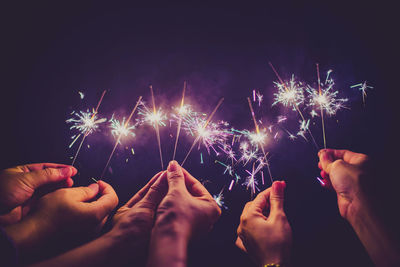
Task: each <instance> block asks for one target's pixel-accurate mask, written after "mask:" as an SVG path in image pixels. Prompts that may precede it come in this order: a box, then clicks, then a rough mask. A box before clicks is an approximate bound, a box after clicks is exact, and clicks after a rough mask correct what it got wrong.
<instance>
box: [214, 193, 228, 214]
mask: <svg viewBox="0 0 400 267" xmlns="http://www.w3.org/2000/svg"><path fill="white" fill-rule="evenodd" d="M223 191H224V189H222V190H221V191H220V192H219V193H218V195H213V198H214V200H215V202H216V203H217V204H218V206H220V207H221V208H224V209H227V208H228V207H227V206H225V202H224V195H223Z"/></svg>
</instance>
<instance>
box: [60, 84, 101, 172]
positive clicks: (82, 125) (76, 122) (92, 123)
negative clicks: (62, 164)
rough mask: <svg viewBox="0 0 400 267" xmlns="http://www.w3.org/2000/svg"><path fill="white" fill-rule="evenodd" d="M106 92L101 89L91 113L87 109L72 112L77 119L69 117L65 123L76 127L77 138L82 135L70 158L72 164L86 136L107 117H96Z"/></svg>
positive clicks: (73, 127)
mask: <svg viewBox="0 0 400 267" xmlns="http://www.w3.org/2000/svg"><path fill="white" fill-rule="evenodd" d="M106 92H107V91H106V90H104V91H103V93H102V94H101V97H100V100H99V102H98V103H97V106H96V109H94V110H93V112H92V113H89V110H88V111H87V112H82V111H81V112H80V114H79V113H75V112H73V113H72V114H76V116H77V117H78V119H74V118H70V119H68V120H67V121H66V122H67V123H73V125H72V126H71V128H70V129H77V130H79V131H80V132H81V133H80V134H79V135H78V137H77V138H76V139H78V138H79V136H80V135H83V137H82V140H81V143H80V144H79V147H78V149H77V151H76V153H75V156H74V158H73V160H72V163H71V165H72V166H73V165H74V164H75V161H76V159H77V157H78V154H79V151H80V150H81V148H82V145H83V143H84V142H85V139H86V137H87V136H88V135H89V134H91V133H92V132H94V131H95V130H96V129H97V128H98V124H99V123H102V122H105V121H107V119H96V117H97V112H98V110H99V107H100V104H101V102H102V101H103V97H104V95H105V93H106ZM89 118H90V119H89ZM76 139H75V140H74V141H73V142H72V143H71V145H70V147H71V146H72V145H73V143H75V141H76Z"/></svg>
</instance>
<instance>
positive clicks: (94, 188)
mask: <svg viewBox="0 0 400 267" xmlns="http://www.w3.org/2000/svg"><path fill="white" fill-rule="evenodd" d="M88 187H89V188H90V189H92V190H93V191H94V192H97V191H99V185H98V184H96V183H93V184H90V185H89V186H88Z"/></svg>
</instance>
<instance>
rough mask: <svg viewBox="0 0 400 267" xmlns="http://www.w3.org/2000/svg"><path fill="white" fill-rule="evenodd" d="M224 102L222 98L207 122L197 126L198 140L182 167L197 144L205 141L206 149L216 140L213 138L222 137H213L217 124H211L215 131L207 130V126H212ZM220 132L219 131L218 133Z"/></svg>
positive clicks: (195, 141) (194, 142)
mask: <svg viewBox="0 0 400 267" xmlns="http://www.w3.org/2000/svg"><path fill="white" fill-rule="evenodd" d="M223 101H224V98H221V99H220V100H219V101H218V103H217V105H216V106H215V108H214V110H213V111H212V112H211V114H210V115H209V116H208V118H207V120H206V121H205V122H204V123H202V124H197V126H196V129H197V137H196V139H195V140H194V141H193V144H192V146H191V147H190V149H189V151H188V153H187V154H186V156H185V158H184V160H183V161H182V164H181V166H183V164H184V163H185V161H186V159H187V158H188V157H189V155H190V152H192V150H193V148H194V146H195V145H196V144H197V142H199V141H200V139H202V140H203V143H204V144H205V145H206V147H208V146H207V145H210V144H212V143H213V142H214V141H215V140H214V139H213V138H212V137H215V136H220V135H213V134H212V130H217V129H216V124H215V123H211V125H210V126H211V127H212V128H214V129H211V131H210V129H207V126H208V125H209V124H210V122H211V119H212V117H213V116H214V114H215V112H217V110H218V108H219V107H220V106H221V104H222V102H223ZM218 132H219V131H218Z"/></svg>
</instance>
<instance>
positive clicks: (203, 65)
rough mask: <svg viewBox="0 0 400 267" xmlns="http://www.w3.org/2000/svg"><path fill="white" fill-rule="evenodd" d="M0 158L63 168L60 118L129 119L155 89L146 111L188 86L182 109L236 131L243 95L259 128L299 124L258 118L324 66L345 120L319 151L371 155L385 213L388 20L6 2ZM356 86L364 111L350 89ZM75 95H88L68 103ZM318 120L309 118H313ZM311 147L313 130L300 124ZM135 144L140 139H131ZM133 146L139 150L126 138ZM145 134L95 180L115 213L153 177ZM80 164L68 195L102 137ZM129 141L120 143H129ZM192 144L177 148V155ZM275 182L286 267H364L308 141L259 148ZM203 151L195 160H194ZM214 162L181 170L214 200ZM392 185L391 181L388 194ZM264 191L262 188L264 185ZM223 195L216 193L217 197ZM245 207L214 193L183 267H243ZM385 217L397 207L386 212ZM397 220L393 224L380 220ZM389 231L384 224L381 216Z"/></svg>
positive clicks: (333, 125)
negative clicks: (285, 236) (284, 227)
mask: <svg viewBox="0 0 400 267" xmlns="http://www.w3.org/2000/svg"><path fill="white" fill-rule="evenodd" d="M2 11H3V12H4V14H3V15H2V18H1V19H2V23H1V24H2V28H3V29H2V33H1V37H2V38H1V40H2V41H1V43H2V46H3V48H2V58H3V59H2V65H3V71H2V76H4V77H3V78H2V80H1V82H2V86H1V90H2V91H1V92H2V94H1V103H2V104H1V107H0V114H1V115H2V126H1V152H2V153H1V161H0V166H1V167H2V168H6V167H10V166H13V165H19V164H23V163H30V162H59V163H69V162H70V159H69V157H70V156H71V155H73V153H74V151H75V150H74V149H73V150H69V149H68V145H69V142H70V139H69V137H70V132H69V129H68V125H66V124H65V119H66V118H67V117H68V114H69V112H71V110H72V109H86V108H91V107H93V106H95V105H96V103H97V100H98V98H99V96H100V95H101V92H102V90H104V89H107V90H108V92H107V94H106V97H105V99H104V102H103V104H102V106H101V108H100V110H101V113H103V114H105V115H107V116H110V115H111V114H112V113H113V112H116V114H118V115H125V116H126V115H128V113H129V111H130V109H131V107H132V105H134V103H135V101H136V99H137V97H138V96H139V95H143V96H144V97H145V99H148V97H149V90H148V85H149V84H153V87H154V88H155V92H156V95H157V96H156V97H157V101H158V103H160V104H161V105H162V106H163V107H164V108H166V109H168V108H169V107H170V106H172V105H176V103H177V102H178V101H179V96H180V94H181V88H182V84H183V81H184V80H187V81H188V83H189V87H188V90H187V94H188V98H187V99H189V100H188V101H190V102H192V103H193V104H195V105H196V106H197V107H199V109H202V111H204V112H210V110H212V108H213V107H214V105H215V104H216V103H217V101H218V99H219V98H220V97H223V96H224V97H225V101H224V103H223V105H222V107H221V109H220V110H219V111H218V113H217V115H216V118H218V119H224V120H227V121H229V122H231V124H232V125H234V126H235V127H237V128H250V129H251V128H252V127H253V125H252V121H251V117H250V113H249V110H248V106H247V102H246V97H247V96H250V94H251V91H252V89H254V88H258V89H259V90H260V91H261V92H263V93H264V97H265V101H264V109H263V110H262V111H260V110H258V111H257V112H259V113H258V114H262V115H263V118H264V119H266V120H269V121H272V120H273V119H274V118H275V117H276V115H277V114H286V115H288V116H289V119H290V120H291V121H292V123H291V124H288V125H287V127H289V128H291V129H295V128H296V127H297V122H296V121H297V116H296V114H295V113H293V112H291V111H287V110H285V109H281V108H270V104H271V103H272V99H271V97H272V93H273V91H272V90H273V87H272V81H274V80H275V77H274V74H273V72H272V71H271V69H270V68H269V66H268V64H267V63H268V61H271V62H273V63H274V64H275V66H276V67H277V69H278V71H279V72H280V73H281V75H282V76H283V77H286V78H287V77H290V75H291V73H295V74H296V75H297V76H299V77H302V78H303V79H304V80H306V81H307V82H310V83H312V82H313V81H314V80H315V63H316V62H319V64H320V66H321V71H322V72H325V71H326V70H328V69H329V68H332V69H334V77H335V79H336V82H337V85H338V89H339V88H340V90H341V93H342V94H343V95H345V96H346V97H348V98H349V99H350V104H349V106H350V107H351V110H343V111H341V112H339V114H338V115H337V116H336V117H335V118H332V119H328V120H327V138H328V145H329V146H330V147H336V148H348V149H351V150H354V151H357V152H363V153H367V154H370V155H372V156H374V157H376V158H377V163H378V166H380V167H381V169H380V175H378V176H377V181H378V184H379V185H381V186H380V187H379V186H378V187H377V188H376V191H375V192H376V195H378V196H379V199H380V200H381V202H382V203H384V205H383V206H382V209H381V210H383V211H385V212H386V213H387V212H392V214H393V211H395V210H396V209H397V204H396V203H398V200H397V198H396V190H397V188H398V187H397V185H398V181H396V177H394V175H395V173H394V168H395V167H396V165H395V164H396V160H397V157H396V156H393V155H394V154H393V152H396V151H397V147H396V144H397V142H398V141H397V132H396V128H395V125H396V123H397V122H398V121H399V120H398V112H397V106H396V104H397V103H396V102H397V99H396V96H397V91H398V88H396V86H397V81H396V79H397V76H396V74H397V73H396V72H397V68H396V64H397V62H398V61H396V58H397V57H396V54H395V53H394V52H395V48H396V43H395V40H396V34H398V33H397V30H396V27H397V25H398V23H397V21H396V14H394V8H393V7H392V6H388V5H386V4H385V3H382V4H380V5H379V6H374V5H372V4H368V3H366V2H359V3H358V2H350V1H346V2H327V3H322V2H310V1H306V2H303V3H298V2H296V3H294V2H287V1H285V2H281V3H274V2H264V3H262V4H260V3H258V4H254V3H253V4H247V3H246V4H245V2H243V3H242V4H241V5H235V4H232V3H229V4H226V5H223V4H219V5H216V4H208V5H207V4H202V5H189V4H188V3H186V4H168V5H166V4H164V5H158V6H156V5H155V4H154V5H150V4H149V5H148V6H143V5H134V4H122V3H120V4H110V3H108V4H105V3H99V2H94V1H93V2H91V1H86V2H85V3H80V4H71V3H69V4H67V3H63V4H61V3H53V2H43V1H42V2H40V3H33V2H18V3H16V4H13V5H8V6H4V7H3V8H2ZM365 80H367V81H368V82H369V84H371V85H372V86H374V89H373V90H371V91H369V93H368V97H367V102H366V106H365V107H364V106H363V105H362V101H361V94H360V93H359V92H358V91H356V90H354V89H349V86H350V85H352V84H355V83H358V82H363V81H365ZM77 91H83V92H85V94H86V97H85V99H84V100H83V101H81V100H80V99H79V96H78V93H77ZM316 123H318V120H317V121H316ZM312 127H313V128H312V130H313V131H314V133H315V136H316V138H317V141H318V143H319V144H322V140H321V137H320V128H319V127H320V126H319V125H318V124H316V125H314V126H312ZM169 134H173V135H174V134H175V128H174V127H172V128H169V127H165V128H164V129H162V130H161V137H162V144H163V152H164V159H165V163H167V161H168V160H170V158H171V155H172V149H173V140H174V139H173V138H170V137H169ZM139 137H140V138H139ZM137 140H140V141H137ZM155 143H156V139H155V135H154V132H153V131H151V129H148V131H146V133H142V134H141V135H140V136H138V138H136V139H135V141H133V146H134V148H135V151H136V155H135V156H129V162H128V163H126V162H125V158H126V156H128V155H129V152H126V151H124V150H123V149H119V150H118V151H117V155H116V156H115V158H114V159H113V161H112V162H111V166H112V169H113V173H112V174H108V177H107V178H106V179H105V180H106V181H107V182H109V183H111V184H112V185H113V187H114V188H115V189H116V191H117V193H118V195H119V197H120V203H121V204H122V203H124V202H125V201H126V200H128V199H129V197H130V196H132V195H133V194H134V192H136V191H137V190H138V189H139V188H141V187H142V186H143V185H144V184H145V183H146V181H147V180H148V179H149V178H150V177H151V176H152V175H153V174H154V173H156V172H157V171H158V170H159V169H160V167H159V158H158V151H157V147H156V145H155ZM87 144H90V146H91V148H90V149H88V148H87V147H84V149H83V150H82V152H81V154H80V156H79V158H78V161H77V165H76V166H77V168H78V169H79V171H80V173H79V175H78V176H77V177H76V179H75V183H76V184H78V185H87V184H89V183H90V179H89V178H90V177H93V176H94V177H96V176H97V177H98V176H99V175H100V174H101V170H102V169H103V166H104V164H105V161H106V159H107V157H108V154H109V152H110V150H111V148H112V145H113V144H112V139H111V137H109V136H107V135H106V134H104V129H103V133H98V134H95V135H92V136H90V137H88V140H87ZM127 145H129V146H130V145H131V144H127ZM189 147H190V139H187V138H186V139H185V138H182V139H181V142H180V145H179V147H178V156H177V158H178V159H182V158H183V157H184V155H185V153H186V151H187V150H188V148H189ZM268 149H269V150H270V152H271V155H272V158H271V168H272V173H273V176H274V178H276V179H285V180H286V181H287V185H288V186H287V200H286V203H285V205H286V211H287V215H288V218H289V220H290V223H291V225H292V229H293V239H294V247H293V259H292V260H293V263H295V265H298V266H370V265H372V264H371V262H370V260H369V258H368V256H367V254H366V252H365V250H364V249H363V247H362V245H361V244H360V242H359V241H358V239H357V237H356V235H355V234H354V232H353V231H352V229H351V228H350V226H349V225H348V224H347V223H346V222H345V221H344V220H342V219H341V217H340V215H339V213H338V210H337V205H336V198H335V195H334V194H332V193H331V192H327V191H326V190H324V189H322V188H321V187H320V186H319V185H318V183H317V181H316V180H315V177H316V176H318V175H319V171H318V168H317V166H316V164H317V162H318V159H317V156H316V150H315V148H313V146H312V145H311V143H306V142H304V141H302V140H300V139H298V140H297V141H296V142H294V143H293V142H291V141H289V140H282V141H280V142H279V143H277V144H274V145H271V146H270V147H269V148H268ZM203 154H205V153H204V151H203ZM214 159H215V157H214V156H207V157H205V161H206V162H205V163H206V164H205V165H200V164H199V153H197V152H195V153H193V155H191V157H190V158H189V160H188V162H187V164H186V165H185V167H186V168H187V169H188V170H189V171H191V172H192V173H193V175H194V176H195V177H198V178H199V179H200V178H201V179H208V180H210V181H211V183H208V184H207V188H208V189H209V190H210V192H211V193H212V194H217V193H218V192H219V191H220V190H221V189H222V188H223V187H224V186H228V185H229V182H230V178H229V177H228V176H226V175H222V172H223V168H222V167H221V166H219V165H215V164H214ZM396 183H397V184H396ZM267 186H268V184H266V185H265V186H262V187H261V188H262V189H264V188H266V187H267ZM225 191H226V190H225ZM248 200H250V194H249V193H248V192H246V191H245V189H244V188H243V187H238V186H236V187H235V188H234V189H233V191H232V192H225V203H226V205H227V206H228V209H227V210H224V211H223V214H222V216H221V219H220V220H219V222H218V223H217V224H216V226H215V229H214V230H213V231H212V232H211V234H210V235H208V236H207V237H206V238H204V239H202V240H199V241H198V242H196V243H194V244H193V246H192V247H191V249H190V257H189V263H190V264H189V265H190V266H252V263H251V261H250V260H249V259H248V257H247V256H246V255H245V254H243V253H242V252H240V251H239V250H238V249H237V248H236V247H235V246H234V241H235V239H236V234H235V233H236V227H237V226H238V223H239V215H240V212H241V210H242V208H243V206H244V204H245V203H246V201H248ZM394 207H396V208H394ZM392 217H395V216H392ZM389 221H391V222H392V224H394V223H393V222H395V220H394V219H393V218H392V220H389Z"/></svg>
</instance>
